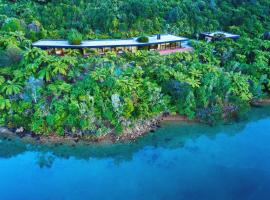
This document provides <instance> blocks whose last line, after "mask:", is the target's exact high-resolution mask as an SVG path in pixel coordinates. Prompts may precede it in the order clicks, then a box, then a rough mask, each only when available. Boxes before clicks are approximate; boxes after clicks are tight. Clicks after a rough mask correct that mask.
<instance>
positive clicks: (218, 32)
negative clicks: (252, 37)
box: [202, 31, 240, 38]
mask: <svg viewBox="0 0 270 200" xmlns="http://www.w3.org/2000/svg"><path fill="white" fill-rule="evenodd" d="M202 34H203V35H206V36H209V37H214V36H215V35H217V34H223V35H224V36H225V37H226V38H238V37H240V35H236V34H232V33H227V32H224V31H216V32H210V33H208V32H207V33H202Z"/></svg>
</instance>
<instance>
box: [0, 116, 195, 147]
mask: <svg viewBox="0 0 270 200" xmlns="http://www.w3.org/2000/svg"><path fill="white" fill-rule="evenodd" d="M168 121H178V122H196V121H195V120H189V119H188V118H187V117H185V116H182V115H178V114H177V115H165V114H163V115H160V116H157V117H154V118H152V119H148V120H139V121H138V122H137V123H136V124H135V125H134V126H133V127H132V128H126V129H124V131H123V133H122V134H121V135H117V134H115V133H111V134H107V135H104V136H99V137H97V136H95V135H90V136H63V137H61V136H56V135H49V136H44V135H36V134H33V133H29V132H24V131H23V132H18V131H16V130H14V131H13V130H10V129H8V128H6V127H0V139H4V140H5V139H7V140H11V139H15V138H19V139H21V140H24V141H25V142H28V143H33V144H47V143H51V144H64V143H65V144H70V145H75V144H77V143H79V142H80V143H85V144H90V143H99V142H105V141H108V142H112V143H116V142H123V141H134V140H136V139H138V138H140V137H143V136H144V135H146V134H148V133H151V132H155V131H156V130H157V129H158V128H160V127H161V123H162V122H168ZM17 130H18V129H17Z"/></svg>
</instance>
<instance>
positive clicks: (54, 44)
mask: <svg viewBox="0 0 270 200" xmlns="http://www.w3.org/2000/svg"><path fill="white" fill-rule="evenodd" d="M148 38H149V42H148V43H140V42H137V41H136V39H137V38H132V39H110V40H85V41H82V43H81V44H80V45H70V44H69V43H68V41H67V40H50V39H44V40H39V41H37V42H35V43H33V46H34V47H40V48H42V47H43V48H101V47H118V46H145V45H151V44H161V43H172V42H181V41H187V40H188V38H185V37H180V36H175V35H170V34H166V35H161V38H160V39H157V36H156V35H155V36H151V37H148Z"/></svg>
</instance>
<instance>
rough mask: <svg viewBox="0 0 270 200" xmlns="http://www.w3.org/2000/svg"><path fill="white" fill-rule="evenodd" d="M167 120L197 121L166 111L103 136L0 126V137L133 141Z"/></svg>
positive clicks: (267, 101)
mask: <svg viewBox="0 0 270 200" xmlns="http://www.w3.org/2000/svg"><path fill="white" fill-rule="evenodd" d="M251 104H252V106H265V105H270V98H267V99H261V100H259V101H256V102H255V103H254V102H253V103H251ZM253 104H254V105H253ZM168 121H175V122H190V123H195V122H198V121H197V120H189V119H188V118H187V117H186V116H183V115H179V114H176V115H171V114H168V113H164V114H162V115H160V116H157V117H154V118H152V119H148V120H139V121H138V122H137V123H136V124H135V125H134V126H133V127H132V128H126V129H124V131H123V132H122V134H121V135H117V134H115V133H110V134H107V135H104V136H99V137H98V136H95V135H90V136H80V135H74V136H64V137H61V136H56V135H50V136H41V135H37V134H34V133H30V132H26V131H24V130H23V128H19V129H8V128H6V127H0V139H8V140H11V139H14V138H20V139H22V140H24V141H26V142H29V143H38V144H71V145H75V144H77V143H78V142H81V143H86V144H90V143H99V142H103V141H109V142H112V143H115V142H121V141H128V140H130V141H133V140H136V139H137V138H139V137H142V136H144V135H146V134H148V133H150V132H155V130H156V129H158V128H160V127H161V122H168Z"/></svg>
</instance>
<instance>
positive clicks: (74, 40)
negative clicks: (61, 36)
mask: <svg viewBox="0 0 270 200" xmlns="http://www.w3.org/2000/svg"><path fill="white" fill-rule="evenodd" d="M68 42H69V44H71V45H80V44H81V43H82V35H81V34H80V33H79V32H78V31H77V30H75V29H71V31H70V32H69V34H68Z"/></svg>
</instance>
